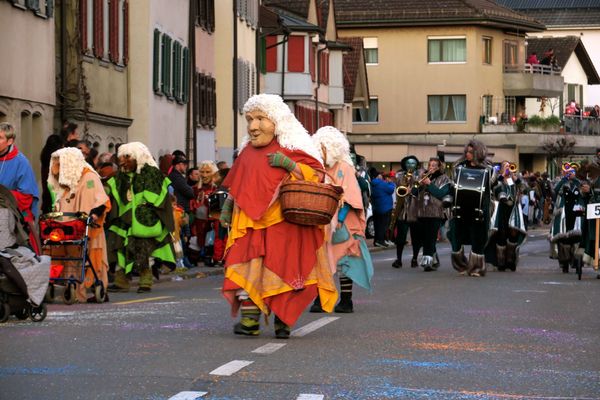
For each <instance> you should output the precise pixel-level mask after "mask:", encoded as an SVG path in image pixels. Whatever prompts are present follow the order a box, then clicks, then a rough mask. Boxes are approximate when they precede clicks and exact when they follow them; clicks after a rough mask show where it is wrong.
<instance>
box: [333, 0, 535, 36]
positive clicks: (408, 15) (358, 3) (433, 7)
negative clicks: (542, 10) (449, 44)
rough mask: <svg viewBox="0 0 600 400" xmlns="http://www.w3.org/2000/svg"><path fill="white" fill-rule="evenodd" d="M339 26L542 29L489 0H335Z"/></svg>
mask: <svg viewBox="0 0 600 400" xmlns="http://www.w3.org/2000/svg"><path fill="white" fill-rule="evenodd" d="M335 16H336V21H337V25H338V27H341V28H343V27H365V26H368V27H376V26H379V27H389V26H423V25H428V26H441V25H485V26H491V27H496V28H501V29H507V30H513V31H516V30H528V31H531V32H533V31H542V30H544V29H545V27H544V25H543V24H542V23H540V22H538V21H536V20H534V19H533V18H531V17H529V16H526V15H523V14H520V13H518V12H516V11H514V10H511V9H509V8H506V7H503V6H501V5H498V4H496V3H495V2H493V1H491V0H336V1H335Z"/></svg>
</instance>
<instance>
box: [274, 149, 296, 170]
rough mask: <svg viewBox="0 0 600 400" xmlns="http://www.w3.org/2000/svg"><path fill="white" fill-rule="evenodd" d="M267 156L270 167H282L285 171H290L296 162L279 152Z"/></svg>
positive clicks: (294, 167) (293, 168)
mask: <svg viewBox="0 0 600 400" xmlns="http://www.w3.org/2000/svg"><path fill="white" fill-rule="evenodd" d="M267 157H268V158H269V165H270V166H271V167H278V168H283V169H285V170H286V171H287V172H292V171H293V170H295V169H296V163H295V162H294V160H292V159H291V158H289V157H288V156H286V155H283V154H282V153H280V152H277V153H270V154H267Z"/></svg>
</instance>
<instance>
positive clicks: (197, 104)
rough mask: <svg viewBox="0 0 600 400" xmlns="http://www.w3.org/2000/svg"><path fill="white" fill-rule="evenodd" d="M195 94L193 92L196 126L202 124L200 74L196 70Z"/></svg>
mask: <svg viewBox="0 0 600 400" xmlns="http://www.w3.org/2000/svg"><path fill="white" fill-rule="evenodd" d="M194 77H195V79H194V94H193V99H192V102H193V105H194V111H195V112H194V114H195V115H194V123H195V125H196V126H199V125H200V102H201V100H200V74H199V73H198V72H196V71H194Z"/></svg>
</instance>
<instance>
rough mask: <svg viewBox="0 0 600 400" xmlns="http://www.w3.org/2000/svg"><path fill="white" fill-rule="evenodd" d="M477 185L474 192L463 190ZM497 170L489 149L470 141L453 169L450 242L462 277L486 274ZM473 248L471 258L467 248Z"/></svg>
mask: <svg viewBox="0 0 600 400" xmlns="http://www.w3.org/2000/svg"><path fill="white" fill-rule="evenodd" d="M463 179H464V180H465V181H464V184H467V183H468V182H475V183H474V185H475V186H474V187H472V188H471V189H472V190H468V191H465V190H463V189H462V186H463ZM495 181H496V177H495V173H494V167H493V165H492V164H491V162H490V161H489V160H488V159H487V147H486V146H485V145H484V144H483V143H482V142H480V141H478V140H471V141H469V142H468V143H467V145H466V146H465V148H464V153H463V157H462V158H461V159H459V160H457V161H456V164H455V166H454V187H455V190H454V207H453V209H452V218H451V219H450V223H449V231H448V239H449V240H450V244H451V245H452V256H451V258H452V266H453V267H454V269H456V270H457V271H458V272H459V273H461V274H467V275H469V276H484V275H485V260H484V250H485V247H486V245H487V242H488V238H489V231H490V216H491V211H492V209H491V188H492V186H493V185H494V184H495ZM465 245H471V253H470V254H469V258H468V260H467V258H466V257H465V254H464V246H465Z"/></svg>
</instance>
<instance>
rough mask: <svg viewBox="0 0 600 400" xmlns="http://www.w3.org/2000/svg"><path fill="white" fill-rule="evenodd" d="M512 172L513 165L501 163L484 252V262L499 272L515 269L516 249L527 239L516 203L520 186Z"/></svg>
mask: <svg viewBox="0 0 600 400" xmlns="http://www.w3.org/2000/svg"><path fill="white" fill-rule="evenodd" d="M511 166H512V170H511ZM515 171H516V166H514V164H511V163H509V162H508V161H503V162H502V163H501V165H500V171H499V174H500V176H499V177H498V185H496V188H495V189H494V196H495V198H496V201H495V204H496V207H494V213H493V214H492V233H491V238H490V243H489V244H488V247H487V249H486V260H487V261H488V262H490V263H491V264H493V265H495V266H496V267H497V268H498V270H500V271H504V270H505V269H506V268H508V269H510V270H512V271H514V270H516V268H517V261H518V246H520V245H521V244H522V243H523V242H524V241H525V239H526V237H527V230H526V228H525V223H524V218H523V210H522V208H521V203H520V202H519V197H520V193H522V192H523V186H524V184H523V183H522V182H521V180H520V178H519V177H518V176H517V174H516V173H515Z"/></svg>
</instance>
